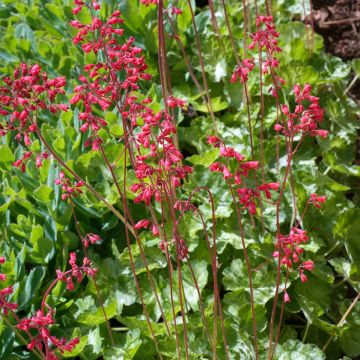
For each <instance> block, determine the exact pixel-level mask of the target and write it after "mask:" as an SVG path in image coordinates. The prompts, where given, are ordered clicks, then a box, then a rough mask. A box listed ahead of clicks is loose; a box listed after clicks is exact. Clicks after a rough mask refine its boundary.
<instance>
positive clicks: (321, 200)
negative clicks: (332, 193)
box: [308, 194, 326, 209]
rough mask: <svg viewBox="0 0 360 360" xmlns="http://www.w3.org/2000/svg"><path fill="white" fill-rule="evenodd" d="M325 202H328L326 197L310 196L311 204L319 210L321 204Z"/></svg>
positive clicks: (309, 201)
mask: <svg viewBox="0 0 360 360" xmlns="http://www.w3.org/2000/svg"><path fill="white" fill-rule="evenodd" d="M325 202H326V197H325V196H320V195H317V194H310V198H309V200H308V203H309V204H313V205H314V206H315V207H316V208H318V209H320V208H321V204H324V203H325Z"/></svg>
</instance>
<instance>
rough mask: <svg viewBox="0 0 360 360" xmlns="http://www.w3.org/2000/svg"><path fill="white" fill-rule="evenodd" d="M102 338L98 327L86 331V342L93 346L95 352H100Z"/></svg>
mask: <svg viewBox="0 0 360 360" xmlns="http://www.w3.org/2000/svg"><path fill="white" fill-rule="evenodd" d="M103 340H104V339H103V338H102V337H101V336H100V331H99V328H98V327H97V328H95V329H94V330H91V331H90V332H89V333H88V344H89V345H91V346H92V347H93V352H94V353H95V354H100V352H101V349H102V343H103Z"/></svg>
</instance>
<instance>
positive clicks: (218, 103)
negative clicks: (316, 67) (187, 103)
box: [194, 96, 229, 113]
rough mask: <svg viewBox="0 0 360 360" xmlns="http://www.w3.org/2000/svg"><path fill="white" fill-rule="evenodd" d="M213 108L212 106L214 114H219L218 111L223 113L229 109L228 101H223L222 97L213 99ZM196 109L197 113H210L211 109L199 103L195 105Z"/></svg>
mask: <svg viewBox="0 0 360 360" xmlns="http://www.w3.org/2000/svg"><path fill="white" fill-rule="evenodd" d="M211 106H212V110H213V112H218V111H222V110H225V109H227V108H228V107H229V104H228V103H227V102H226V101H222V100H221V96H219V97H215V98H212V99H211ZM194 108H195V110H197V111H201V112H204V113H208V112H209V109H208V107H207V106H206V105H205V104H201V105H200V104H198V103H194Z"/></svg>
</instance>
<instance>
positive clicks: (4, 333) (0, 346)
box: [0, 322, 15, 360]
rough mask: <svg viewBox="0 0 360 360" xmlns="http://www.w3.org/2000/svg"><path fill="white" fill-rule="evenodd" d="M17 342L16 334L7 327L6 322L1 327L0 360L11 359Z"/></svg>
mask: <svg viewBox="0 0 360 360" xmlns="http://www.w3.org/2000/svg"><path fill="white" fill-rule="evenodd" d="M14 340H15V333H14V332H13V331H12V330H11V329H10V328H8V327H5V324H4V322H2V324H1V325H0V360H6V359H8V358H9V356H10V354H11V351H12V349H13V344H14Z"/></svg>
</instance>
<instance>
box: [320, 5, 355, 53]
mask: <svg viewBox="0 0 360 360" xmlns="http://www.w3.org/2000/svg"><path fill="white" fill-rule="evenodd" d="M313 16H314V22H315V31H316V32H317V33H319V34H320V35H322V36H323V37H324V40H325V46H326V49H327V51H328V52H330V53H332V54H334V55H336V56H338V57H340V58H342V59H344V60H351V59H354V58H360V0H313Z"/></svg>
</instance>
